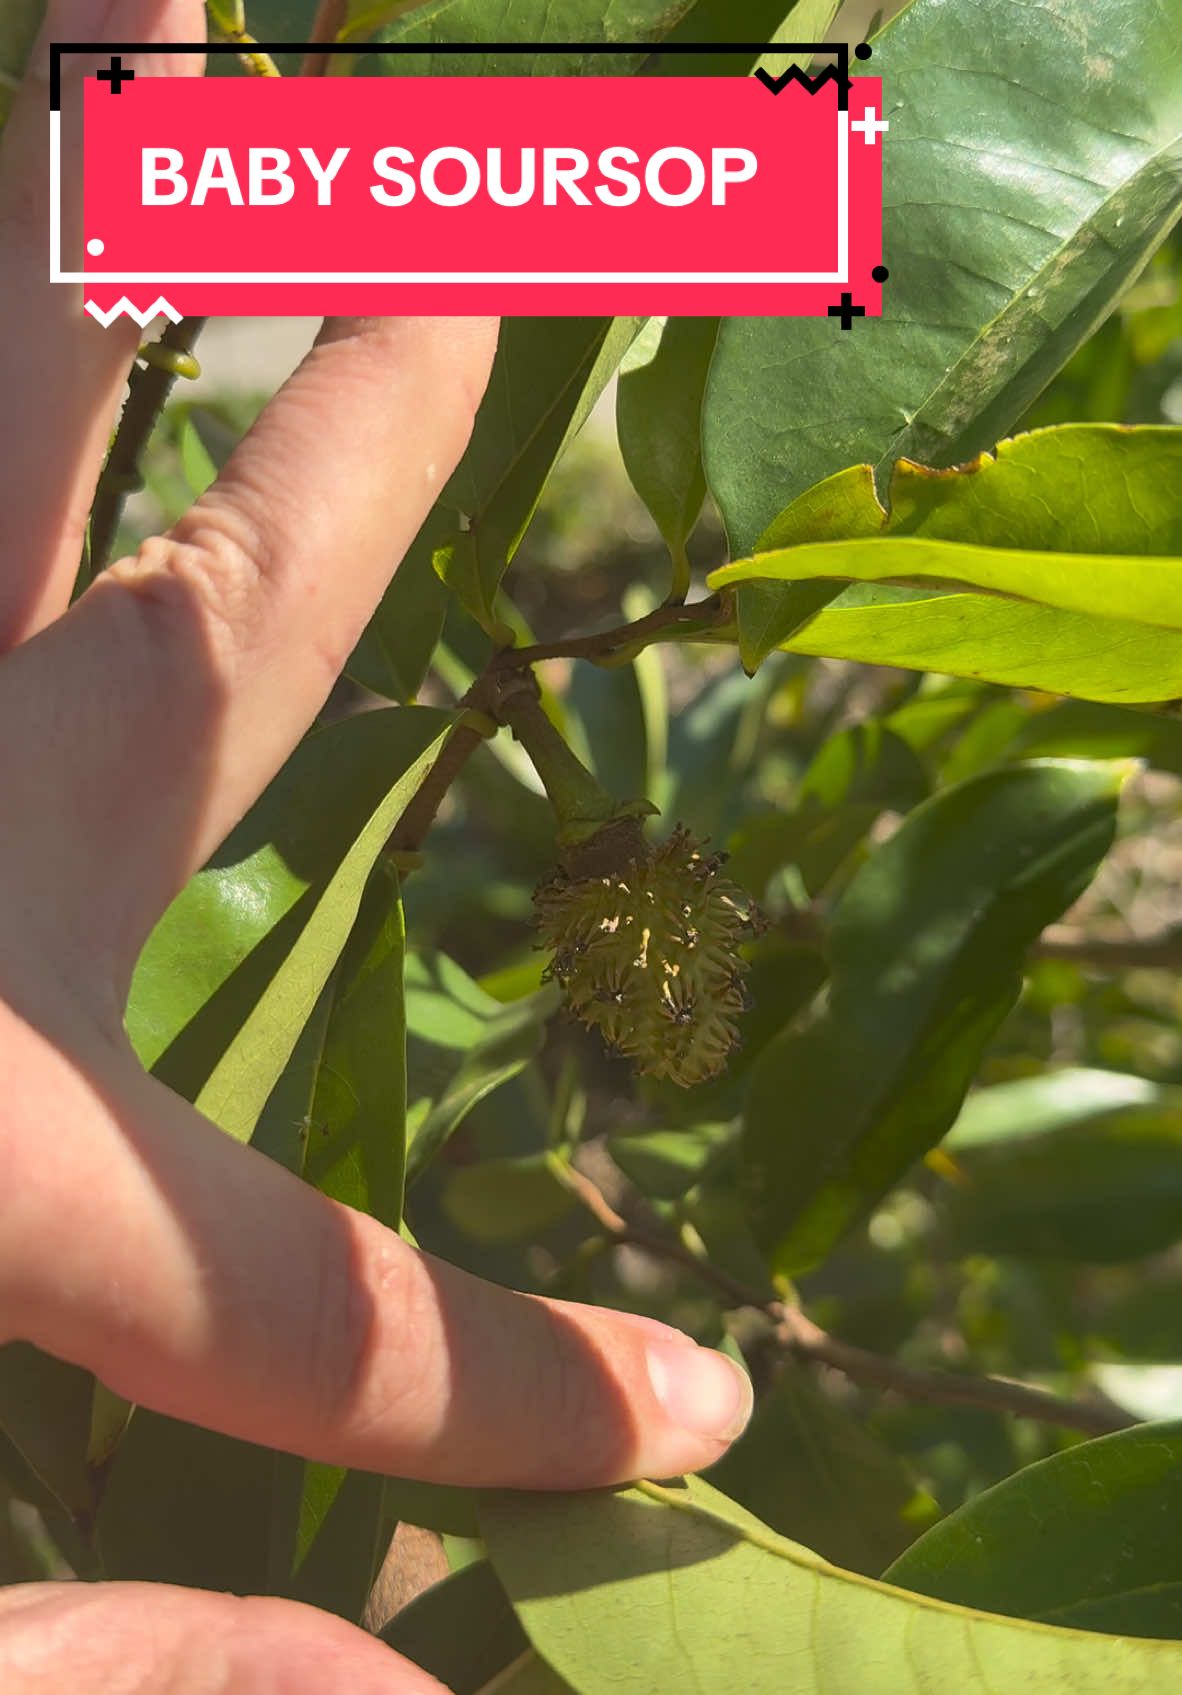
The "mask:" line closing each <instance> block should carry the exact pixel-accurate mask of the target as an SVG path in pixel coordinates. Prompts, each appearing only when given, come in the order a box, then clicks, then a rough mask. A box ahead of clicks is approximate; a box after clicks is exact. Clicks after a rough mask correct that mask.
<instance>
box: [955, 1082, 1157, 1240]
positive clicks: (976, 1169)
mask: <svg viewBox="0 0 1182 1695" xmlns="http://www.w3.org/2000/svg"><path fill="white" fill-rule="evenodd" d="M948 1147H949V1152H950V1153H951V1154H952V1156H953V1158H954V1159H955V1161H956V1163H957V1166H958V1168H959V1170H960V1173H961V1179H962V1180H961V1182H960V1183H958V1184H956V1185H955V1186H954V1187H953V1189H952V1190H951V1191H950V1192H949V1193H948V1195H947V1197H946V1207H947V1213H948V1222H949V1226H950V1228H951V1229H952V1231H953V1232H954V1237H955V1240H956V1241H957V1242H958V1243H960V1244H961V1245H962V1247H964V1248H966V1249H975V1250H980V1251H981V1252H984V1253H989V1254H1021V1255H1024V1256H1029V1257H1035V1258H1039V1259H1045V1258H1050V1259H1068V1260H1078V1261H1083V1262H1092V1263H1097V1262H1099V1263H1113V1262H1118V1261H1121V1260H1126V1259H1139V1258H1141V1257H1142V1256H1144V1255H1147V1254H1151V1253H1155V1252H1158V1251H1159V1250H1161V1249H1163V1248H1167V1247H1169V1246H1170V1245H1171V1244H1172V1243H1174V1242H1176V1241H1178V1240H1179V1239H1180V1238H1182V1090H1179V1089H1177V1088H1173V1089H1162V1088H1159V1087H1155V1086H1154V1085H1153V1084H1151V1083H1147V1082H1145V1081H1144V1080H1143V1079H1141V1078H1137V1077H1124V1076H1121V1075H1120V1074H1114V1073H1110V1072H1098V1073H1097V1072H1077V1071H1067V1072H1061V1073H1058V1074H1056V1073H1051V1074H1050V1075H1048V1076H1046V1077H1041V1078H1032V1079H1030V1080H1028V1081H1022V1082H1015V1083H1008V1084H998V1085H996V1086H995V1087H994V1088H991V1089H985V1090H982V1091H981V1093H980V1094H978V1095H977V1096H975V1097H974V1098H973V1099H972V1100H970V1102H969V1103H968V1106H967V1107H966V1109H965V1113H964V1114H963V1115H962V1117H961V1120H960V1121H959V1122H958V1124H957V1126H956V1128H955V1129H954V1131H953V1133H952V1135H951V1136H950V1137H949V1140H948Z"/></svg>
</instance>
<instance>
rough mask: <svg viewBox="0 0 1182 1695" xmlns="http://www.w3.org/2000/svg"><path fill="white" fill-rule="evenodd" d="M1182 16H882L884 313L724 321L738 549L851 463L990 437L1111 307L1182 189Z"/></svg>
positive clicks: (1144, 2)
mask: <svg viewBox="0 0 1182 1695" xmlns="http://www.w3.org/2000/svg"><path fill="white" fill-rule="evenodd" d="M1176 23H1177V19H1176V18H1175V17H1174V16H1173V15H1172V12H1171V9H1170V8H1168V7H1162V6H1161V5H1160V4H1159V3H1158V0H1093V3H1091V4H1088V5H1077V4H1069V5H1054V6H1044V7H1039V8H1037V9H1036V10H1034V11H1031V12H1029V13H1024V14H1023V16H1022V18H1021V21H1020V26H1019V25H1018V23H1017V20H1015V16H1014V13H1013V9H1012V7H1011V6H1009V5H1008V4H1007V3H1006V0H976V4H974V5H972V6H971V7H964V6H955V5H950V4H948V3H947V0H913V3H912V4H911V5H910V6H908V7H905V8H904V10H903V11H902V12H901V13H900V14H899V15H898V16H897V17H896V18H895V19H894V20H893V21H892V22H891V23H889V24H888V25H887V26H886V28H885V29H884V30H883V31H882V33H881V34H880V35H879V36H878V37H877V39H876V41H875V44H874V57H873V59H872V60H871V61H870V63H869V64H867V65H866V66H865V67H864V68H863V71H862V74H867V75H872V76H881V77H882V78H883V80H884V87H885V91H886V92H885V97H884V98H885V112H884V115H885V117H886V118H887V119H888V121H889V122H890V125H891V128H890V131H889V133H888V134H887V135H886V136H885V137H884V143H885V147H884V155H885V156H884V195H885V200H884V246H885V253H884V257H885V260H886V263H887V264H888V266H889V267H890V271H891V276H890V281H889V282H888V283H887V285H886V289H885V293H884V313H885V316H884V317H883V318H882V319H881V320H879V321H874V322H866V323H864V324H861V325H859V326H858V327H857V330H856V331H855V332H852V333H850V334H844V333H842V332H841V331H840V330H838V329H837V328H836V326H835V325H834V323H833V321H832V320H827V319H823V318H822V319H804V318H794V319H775V318H730V319H727V320H726V321H725V322H724V324H723V326H722V331H721V334H720V337H719V344H718V351H717V354H716V357H715V362H714V366H713V369H712V373H711V380H710V387H709V391H708V395H707V406H706V414H705V437H704V440H705V462H706V474H707V479H708V481H709V483H710V486H711V488H712V489H713V491H714V494H715V496H716V498H717V500H718V503H719V506H720V508H721V510H722V512H723V516H724V518H725V521H726V525H727V529H728V531H729V534H730V538H731V544H732V549H733V551H734V552H735V553H736V554H742V553H746V552H748V551H750V550H751V549H752V548H753V547H754V545H755V543H756V541H757V540H758V538H759V536H760V535H761V534H762V532H763V531H764V529H765V528H766V527H767V525H768V524H769V523H770V522H771V521H772V519H773V518H774V517H775V515H776V513H777V512H779V511H781V510H782V508H783V507H784V506H785V505H786V504H787V503H788V501H790V500H792V499H793V498H794V497H795V496H796V495H798V494H800V493H801V492H803V490H805V489H807V488H809V487H810V486H811V485H812V484H814V483H816V482H819V481H820V480H821V479H822V478H823V477H827V476H829V475H831V474H832V473H833V472H835V471H837V470H839V469H840V468H841V467H842V466H845V465H850V464H853V463H855V462H863V461H868V462H869V463H871V464H873V465H875V466H877V467H882V468H885V467H887V466H889V465H890V464H891V463H892V462H893V461H894V460H896V459H898V458H900V457H904V456H905V457H908V458H911V459H915V460H919V461H922V462H923V463H925V464H933V465H950V464H953V463H955V462H956V461H957V460H963V459H967V458H969V457H970V456H971V455H972V454H974V453H978V452H980V451H981V449H982V448H985V447H988V446H990V445H991V444H992V443H993V442H995V441H997V440H998V439H999V438H1000V437H1001V436H1003V435H1005V434H1006V432H1007V431H1008V430H1009V429H1011V428H1012V427H1013V426H1014V424H1015V423H1016V422H1017V420H1018V419H1019V418H1020V417H1021V416H1022V414H1023V412H1024V411H1025V409H1026V407H1027V406H1028V405H1029V404H1030V402H1031V401H1032V400H1033V399H1034V397H1035V396H1036V395H1037V394H1038V393H1039V391H1040V390H1041V389H1042V388H1043V387H1044V386H1045V384H1046V383H1047V382H1048V380H1049V379H1050V378H1051V377H1052V376H1053V375H1054V374H1055V372H1056V371H1057V370H1059V369H1060V368H1061V367H1062V366H1063V365H1064V364H1065V363H1066V361H1067V359H1068V358H1069V357H1070V355H1071V354H1072V353H1073V352H1074V350H1075V349H1076V348H1077V347H1078V346H1079V345H1080V343H1081V342H1082V341H1083V340H1084V339H1085V337H1086V336H1087V335H1088V334H1089V333H1090V332H1091V331H1092V329H1093V328H1094V327H1095V326H1096V325H1097V324H1098V323H1099V322H1100V321H1101V320H1102V319H1103V318H1104V317H1105V316H1106V314H1107V313H1108V312H1109V311H1110V310H1111V308H1112V306H1113V305H1114V304H1115V302H1116V300H1117V299H1118V298H1119V296H1120V293H1121V291H1122V290H1123V289H1124V288H1125V286H1126V285H1127V284H1128V282H1129V281H1130V280H1131V279H1132V278H1133V277H1134V276H1135V275H1136V273H1137V272H1138V271H1139V270H1140V268H1141V267H1142V265H1143V264H1144V263H1145V261H1146V259H1147V258H1148V257H1149V255H1150V254H1151V253H1152V251H1153V249H1154V248H1155V247H1156V245H1157V244H1158V243H1159V242H1160V241H1161V239H1162V238H1163V237H1164V236H1165V234H1166V233H1167V231H1168V230H1169V228H1170V226H1171V224H1172V223H1173V222H1174V221H1175V219H1176V218H1177V216H1178V212H1179V208H1180V207H1182V171H1180V170H1179V157H1180V143H1179V130H1180V127H1182V41H1180V36H1179V31H1178V29H1177V28H1176ZM857 284H858V279H856V278H855V279H853V280H852V287H855V288H856V286H857Z"/></svg>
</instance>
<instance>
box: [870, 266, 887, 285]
mask: <svg viewBox="0 0 1182 1695" xmlns="http://www.w3.org/2000/svg"><path fill="white" fill-rule="evenodd" d="M890 274H891V273H890V272H889V271H888V270H887V268H886V266H885V265H875V267H874V269H873V270H872V271H871V273H870V275H871V276H872V277H873V278H874V280H875V282H885V281H886V280H887V278H888V277H889V276H890Z"/></svg>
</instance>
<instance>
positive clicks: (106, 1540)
mask: <svg viewBox="0 0 1182 1695" xmlns="http://www.w3.org/2000/svg"><path fill="white" fill-rule="evenodd" d="M276 1458H277V1456H276V1455H274V1454H272V1453H271V1452H270V1451H269V1450H267V1449H265V1448H258V1447H255V1446H253V1445H252V1444H251V1443H249V1442H237V1441H234V1440H233V1439H232V1438H230V1437H229V1436H222V1435H220V1434H218V1433H216V1432H214V1431H211V1430H200V1429H198V1428H197V1426H196V1425H192V1424H182V1423H180V1422H179V1421H177V1420H176V1419H171V1418H165V1417H164V1416H163V1415H162V1414H160V1413H154V1412H149V1411H147V1410H146V1409H145V1408H143V1407H137V1409H136V1412H135V1415H134V1417H133V1418H132V1420H131V1424H130V1425H129V1426H128V1429H127V1433H126V1435H125V1436H124V1438H123V1440H122V1442H121V1443H120V1445H119V1448H118V1449H117V1451H116V1453H115V1456H114V1459H113V1460H112V1462H111V1468H110V1471H109V1472H108V1474H107V1479H106V1483H105V1487H104V1490H103V1499H102V1504H101V1506H100V1508H99V1515H98V1536H99V1546H100V1549H101V1551H102V1556H103V1566H104V1571H105V1573H106V1575H107V1576H108V1577H110V1578H119V1579H126V1580H135V1581H142V1582H148V1583H178V1584H183V1585H185V1586H187V1587H191V1588H194V1589H217V1590H231V1591H233V1592H235V1593H237V1594H240V1595H257V1594H265V1593H266V1591H267V1584H268V1577H269V1569H268V1553H269V1527H270V1514H271V1508H272V1482H273V1473H274V1468H275V1463H276Z"/></svg>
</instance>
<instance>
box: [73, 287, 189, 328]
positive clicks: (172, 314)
mask: <svg viewBox="0 0 1182 1695" xmlns="http://www.w3.org/2000/svg"><path fill="white" fill-rule="evenodd" d="M86 310H87V311H88V312H89V313H90V315H91V317H92V318H94V319H95V320H96V321H97V322H98V323H100V324H101V325H102V326H103V328H104V329H105V330H109V329H110V327H111V325H112V324H113V323H114V322H115V319H116V318H122V317H124V316H126V317H128V318H134V319H135V321H136V323H137V324H138V325H139V327H140V329H141V330H146V329H147V327H148V325H149V324H150V323H151V322H152V319H153V318H159V317H160V316H161V315H163V316H164V317H166V318H171V319H172V321H173V323H174V324H179V323H180V321H181V314H180V313H179V312H178V311H176V309H175V308H174V307H172V306H170V305H169V304H168V301H167V300H165V298H164V296H163V295H160V297H159V298H158V299H156V300H154V301H153V302H152V304H151V305H150V306H149V307H148V309H147V311H146V312H141V311H140V309H139V307H138V306H133V305H132V303H131V301H130V300H129V299H128V298H127V296H126V295H124V296H123V298H122V300H117V301H116V302H115V304H114V306H112V307H111V309H110V311H107V312H104V310H103V308H102V307H101V306H99V305H97V304H96V302H95V301H93V300H88V301H87V302H86Z"/></svg>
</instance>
